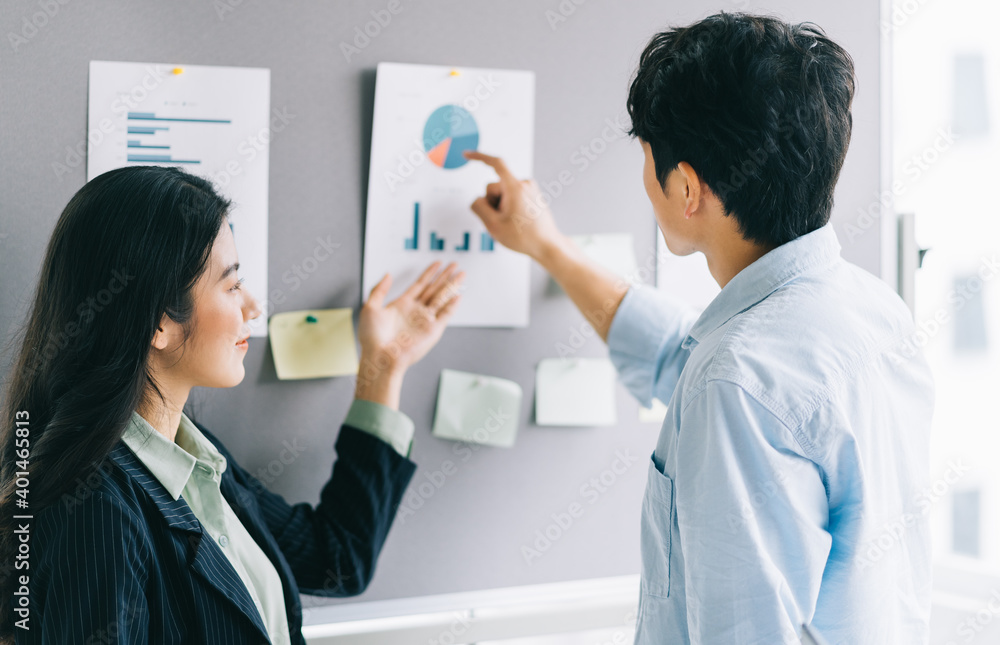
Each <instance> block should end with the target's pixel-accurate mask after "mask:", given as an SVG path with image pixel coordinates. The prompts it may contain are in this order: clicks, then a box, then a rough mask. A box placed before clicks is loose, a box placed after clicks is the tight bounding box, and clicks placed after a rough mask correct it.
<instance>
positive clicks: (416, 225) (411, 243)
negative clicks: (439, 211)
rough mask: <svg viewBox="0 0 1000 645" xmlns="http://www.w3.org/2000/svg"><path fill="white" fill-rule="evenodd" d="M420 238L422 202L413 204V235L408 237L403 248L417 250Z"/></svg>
mask: <svg viewBox="0 0 1000 645" xmlns="http://www.w3.org/2000/svg"><path fill="white" fill-rule="evenodd" d="M419 238H420V202H416V203H414V204H413V237H408V238H406V241H405V242H404V244H403V248H405V249H406V250H407V251H416V250H417V240H418V239H419Z"/></svg>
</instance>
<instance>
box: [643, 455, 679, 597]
mask: <svg viewBox="0 0 1000 645" xmlns="http://www.w3.org/2000/svg"><path fill="white" fill-rule="evenodd" d="M646 477H647V479H646V492H645V494H644V495H643V498H642V520H641V530H640V535H639V541H640V547H641V550H642V575H641V578H640V579H641V585H640V586H641V587H642V592H643V593H646V594H649V595H651V596H661V597H663V598H666V597H667V596H668V595H669V593H670V546H671V545H670V537H671V534H670V531H671V528H672V527H673V524H674V482H673V480H672V479H670V478H669V477H667V476H666V475H664V474H663V473H661V472H660V471H659V469H658V468H657V467H656V464H655V463H654V462H653V458H652V456H650V459H649V468H648V473H647V476H646Z"/></svg>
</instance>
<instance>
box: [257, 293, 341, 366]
mask: <svg viewBox="0 0 1000 645" xmlns="http://www.w3.org/2000/svg"><path fill="white" fill-rule="evenodd" d="M352 313H353V312H352V310H351V309H349V308H347V309H309V310H305V311H286V312H284V313H280V314H275V315H273V316H271V320H270V322H269V323H268V334H269V335H270V336H271V355H272V356H273V357H274V369H275V370H276V371H277V372H278V378H279V379H282V380H288V379H303V378H324V377H329V376H346V375H349V374H357V372H358V350H357V347H356V346H355V344H354V323H353V322H352V320H351V315H352Z"/></svg>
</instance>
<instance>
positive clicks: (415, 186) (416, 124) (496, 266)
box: [362, 63, 535, 327]
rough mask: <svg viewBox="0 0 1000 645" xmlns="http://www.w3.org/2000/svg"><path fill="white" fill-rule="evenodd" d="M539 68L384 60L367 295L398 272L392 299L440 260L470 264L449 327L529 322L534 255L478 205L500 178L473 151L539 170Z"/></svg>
mask: <svg viewBox="0 0 1000 645" xmlns="http://www.w3.org/2000/svg"><path fill="white" fill-rule="evenodd" d="M534 97H535V75H534V72H530V71H511V70H497V69H479V68H467V67H458V68H451V67H440V66H434V65H410V64H402V63H379V65H378V68H377V72H376V80H375V110H374V115H373V121H372V123H373V125H372V149H371V167H370V172H369V177H368V209H367V216H366V222H365V255H364V271H363V274H364V275H363V285H362V289H363V293H364V294H365V296H366V297H367V294H368V293H370V292H371V289H372V287H374V286H375V284H377V283H378V281H379V280H381V279H382V276H384V275H385V274H386V273H391V274H392V288H391V289H390V291H389V295H388V301H391V300H393V299H394V298H396V297H398V296H399V295H400V294H401V293H402V292H403V290H404V289H405V288H406V287H407V286H408V285H409V284H411V283H412V282H413V281H414V280H415V279H416V278H417V277H418V276H419V275H420V274H421V272H422V271H423V270H424V269H425V268H426V267H427V266H428V265H429V264H430V263H431V262H434V261H435V260H441V261H442V263H443V264H442V267H443V266H446V265H447V264H448V263H449V262H452V261H454V262H457V263H458V267H459V269H461V270H463V271H465V274H466V275H465V281H464V284H463V285H462V287H461V293H462V301H461V302H460V303H459V305H458V308H457V309H456V310H455V313H454V315H453V317H452V319H451V322H450V324H451V325H454V326H465V327H525V326H527V325H528V302H529V290H528V287H529V270H530V260H529V259H528V258H527V257H526V256H524V255H520V254H518V253H514V252H513V251H510V250H509V249H506V248H504V247H503V246H501V245H500V244H499V243H495V242H494V241H493V239H492V238H491V237H490V235H489V234H488V233H487V232H486V229H485V227H484V226H483V225H482V222H480V220H479V218H478V217H477V216H476V215H475V214H474V213H473V212H472V211H471V210H470V209H469V206H470V205H471V204H472V202H473V201H474V200H475V199H476V198H477V197H480V196H482V195H483V194H484V193H485V191H486V185H487V184H489V183H491V182H495V181H497V175H496V173H495V172H494V171H493V169H492V168H490V167H489V166H487V165H485V164H483V163H482V162H480V161H469V160H467V159H465V157H463V156H462V152H463V151H464V150H479V151H481V152H484V153H486V154H490V155H495V156H499V157H502V158H503V159H504V161H505V162H506V164H507V167H508V168H510V170H511V172H513V173H514V175H515V176H517V177H519V178H528V177H530V176H531V174H532V151H533V145H534Z"/></svg>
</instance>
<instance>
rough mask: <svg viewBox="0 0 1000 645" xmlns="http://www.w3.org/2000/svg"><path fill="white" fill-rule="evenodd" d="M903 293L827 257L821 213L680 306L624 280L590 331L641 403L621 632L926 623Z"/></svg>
mask: <svg viewBox="0 0 1000 645" xmlns="http://www.w3.org/2000/svg"><path fill="white" fill-rule="evenodd" d="M914 329H915V328H914V324H913V320H912V316H911V314H910V311H909V309H908V308H907V307H906V305H905V304H904V303H903V302H902V300H901V299H900V298H899V297H898V296H897V295H896V293H895V292H893V291H892V290H891V289H890V288H889V287H888V286H886V285H885V284H884V283H883V282H882V281H880V280H878V279H877V278H875V277H874V276H872V275H871V274H869V273H867V272H865V271H864V270H862V269H860V268H858V267H856V266H854V265H852V264H849V263H848V262H846V261H845V260H843V259H842V258H841V257H840V244H839V243H838V241H837V237H836V234H835V233H834V231H833V228H832V226H831V225H829V224H827V225H826V226H824V227H822V228H820V229H817V230H815V231H813V232H811V233H808V234H806V235H803V236H801V237H799V238H797V239H795V240H793V241H791V242H789V243H787V244H784V245H782V246H779V247H778V248H776V249H774V250H772V251H770V252H769V253H767V254H766V255H764V256H763V257H761V258H760V259H758V260H757V261H756V262H754V263H753V264H751V265H750V266H748V267H746V268H745V269H743V270H742V271H741V272H740V273H739V274H738V275H736V276H735V277H734V278H733V279H732V280H731V281H730V282H728V283H727V284H726V286H725V287H724V288H723V289H722V291H721V292H720V293H719V295H718V296H717V297H716V298H715V300H713V301H712V302H711V303H710V304H709V306H708V307H707V308H706V309H705V311H704V312H702V313H701V315H700V316H698V315H697V313H696V312H695V311H693V310H692V309H690V308H689V307H687V306H685V305H683V304H681V303H680V302H678V301H676V300H674V299H671V298H670V297H669V296H667V295H666V294H663V293H661V292H657V291H655V290H653V289H650V288H644V287H632V288H631V289H630V290H629V291H628V292H627V293H626V295H625V297H624V299H623V300H622V302H621V305H620V306H619V309H618V311H617V313H616V315H615V318H614V320H613V321H612V324H611V328H610V330H609V333H608V347H609V350H610V356H611V360H612V361H613V362H614V364H615V366H616V367H617V369H618V372H619V375H620V377H621V379H622V381H623V382H624V384H625V385H626V387H628V389H629V391H630V392H631V393H632V394H633V395H634V396H635V397H636V398H637V399H639V401H641V402H642V403H643V404H645V405H647V406H648V405H650V404H651V402H652V399H653V398H654V397H655V398H657V399H659V400H661V401H663V402H666V403H668V406H667V407H668V409H667V416H666V419H665V420H664V423H663V427H662V429H661V431H660V436H659V439H658V441H657V445H656V449H655V451H654V452H653V454H652V456H651V459H650V462H649V464H648V482H647V484H646V493H645V496H644V499H643V505H642V527H641V549H642V575H641V585H640V586H641V591H640V598H639V613H638V620H637V624H636V637H635V642H636V643H637V644H638V645H652V644H653V643H656V644H657V645H660V644H667V643H669V644H682V643H697V644H708V643H713V644H714V643H727V644H733V643H736V644H739V645H749V644H752V643H761V644H765V645H774V644H776V643H799V635H800V633H801V627H802V625H803V624H804V623H810V624H812V625H813V626H814V627H815V628H816V629H817V631H818V632H819V633H820V634H821V635H823V636H824V637H825V638H826V639H827V640H828V641H829V642H830V644H831V645H836V644H838V643H844V644H850V645H869V644H870V645H892V644H899V645H921V644H923V643H927V641H928V638H929V631H928V620H929V615H930V592H931V587H930V573H931V546H930V531H929V526H928V515H927V511H928V510H929V505H928V504H926V503H924V501H925V496H926V491H927V489H928V487H929V484H930V482H929V472H928V471H929V450H930V448H929V446H930V427H931V412H932V406H933V398H934V385H933V380H932V378H931V373H930V369H929V367H928V364H927V363H926V361H925V360H924V358H923V356H922V355H921V354H920V353H919V352H915V351H913V350H912V348H913V344H912V343H908V342H906V341H907V340H909V339H910V338H911V337H912V335H913V333H914Z"/></svg>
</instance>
